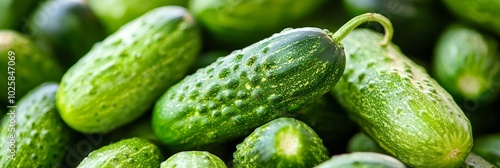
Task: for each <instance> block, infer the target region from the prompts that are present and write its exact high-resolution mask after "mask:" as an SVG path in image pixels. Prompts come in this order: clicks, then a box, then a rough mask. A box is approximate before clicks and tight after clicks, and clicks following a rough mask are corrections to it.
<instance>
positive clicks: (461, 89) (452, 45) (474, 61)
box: [434, 24, 500, 103]
mask: <svg viewBox="0 0 500 168" xmlns="http://www.w3.org/2000/svg"><path fill="white" fill-rule="evenodd" d="M498 47H499V45H498V43H497V42H496V41H495V39H494V38H492V37H489V36H487V35H486V34H483V33H481V32H479V31H477V30H475V29H473V28H470V27H468V26H464V25H459V24H454V25H451V26H449V27H448V28H447V29H446V30H445V31H444V32H443V34H442V35H441V37H440V39H439V41H438V42H437V44H436V47H435V49H434V50H435V51H434V52H435V53H434V72H435V74H436V80H437V81H438V82H439V83H440V84H441V85H442V86H443V87H444V88H445V89H446V90H447V91H449V92H450V94H452V95H453V96H454V97H456V98H458V99H461V100H463V99H467V100H475V101H477V102H478V103H484V102H488V101H491V100H493V99H494V98H495V96H496V95H497V94H498V92H499V90H500V52H498V51H497V48H498Z"/></svg>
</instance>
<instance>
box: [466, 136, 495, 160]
mask: <svg viewBox="0 0 500 168" xmlns="http://www.w3.org/2000/svg"><path fill="white" fill-rule="evenodd" d="M472 151H473V152H474V153H476V154H477V155H479V156H481V157H483V158H484V159H486V160H487V161H489V162H490V163H492V164H494V165H495V166H497V167H500V134H490V135H483V136H480V137H477V138H476V139H474V147H473V148H472Z"/></svg>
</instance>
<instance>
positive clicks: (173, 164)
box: [160, 151, 227, 168]
mask: <svg viewBox="0 0 500 168" xmlns="http://www.w3.org/2000/svg"><path fill="white" fill-rule="evenodd" d="M160 166H161V168H226V167H227V166H226V164H225V163H224V161H222V160H221V159H220V158H219V157H217V156H215V155H213V154H211V153H209V152H206V151H183V152H179V153H176V154H174V155H172V156H170V157H169V158H168V159H167V160H165V161H164V162H162V163H161V165H160Z"/></svg>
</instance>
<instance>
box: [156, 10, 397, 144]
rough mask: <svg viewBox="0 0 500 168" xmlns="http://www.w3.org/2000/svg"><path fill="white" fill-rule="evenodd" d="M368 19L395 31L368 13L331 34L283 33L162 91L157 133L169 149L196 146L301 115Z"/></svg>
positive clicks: (332, 78)
mask: <svg viewBox="0 0 500 168" xmlns="http://www.w3.org/2000/svg"><path fill="white" fill-rule="evenodd" d="M366 21H379V22H380V23H382V24H384V25H385V27H388V28H390V26H389V25H390V21H389V20H388V19H387V18H385V17H383V16H381V15H378V14H373V13H368V14H364V15H360V16H358V17H355V18H353V19H352V20H351V21H349V22H348V23H346V24H345V25H344V26H343V27H342V28H341V29H339V30H338V31H337V32H336V33H335V34H333V35H331V33H329V32H327V31H325V30H321V29H318V28H298V29H285V30H284V31H282V32H280V33H276V34H274V35H273V36H271V37H269V38H266V39H263V40H261V41H259V42H257V43H255V44H252V45H250V46H248V47H246V48H244V49H242V50H236V51H234V52H232V53H231V54H229V55H228V56H225V57H221V58H219V59H218V60H217V61H216V62H214V63H212V64H210V65H209V66H207V67H205V68H202V69H199V70H198V71H196V73H194V74H191V75H189V76H187V77H185V78H184V79H183V80H182V81H180V82H179V83H177V84H176V85H174V86H172V87H171V88H169V89H168V90H167V92H165V93H164V94H163V96H162V97H161V98H160V99H159V100H158V101H157V102H156V105H155V107H154V110H153V119H152V120H153V121H152V123H153V130H154V131H155V133H156V135H157V136H158V138H159V139H160V141H162V142H163V143H164V144H166V145H167V147H170V148H177V149H190V148H195V147H198V146H203V145H207V144H211V143H221V142H224V141H227V140H230V139H233V138H236V137H241V136H243V135H246V134H248V133H250V132H251V131H252V130H253V129H255V128H256V127H258V126H260V125H262V124H265V123H267V122H269V121H271V120H273V119H276V118H279V117H281V116H284V115H286V114H290V113H293V112H295V111H296V110H297V109H299V108H300V107H301V106H302V105H304V104H307V103H310V102H312V101H313V100H315V99H318V98H320V97H321V96H322V95H324V94H325V93H326V92H328V91H329V90H330V88H331V87H332V86H333V85H335V83H336V82H337V81H338V79H339V77H340V75H341V74H342V72H343V69H344V66H345V60H344V52H343V48H342V46H341V45H339V44H340V43H339V41H340V40H341V39H342V38H344V37H345V36H346V35H347V33H348V32H349V31H351V30H352V29H354V27H356V26H357V25H359V24H361V23H363V22H366ZM330 35H331V36H332V37H330ZM388 39H390V34H388V36H386V38H385V39H384V42H387V41H388Z"/></svg>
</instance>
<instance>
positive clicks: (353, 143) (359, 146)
mask: <svg viewBox="0 0 500 168" xmlns="http://www.w3.org/2000/svg"><path fill="white" fill-rule="evenodd" d="M347 152H376V153H381V154H388V153H387V152H386V151H385V150H384V149H382V147H380V145H378V144H377V142H375V141H374V140H373V139H372V138H371V137H370V136H368V135H366V134H365V133H364V132H358V133H357V134H355V135H354V136H352V137H351V139H350V140H349V143H347Z"/></svg>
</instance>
